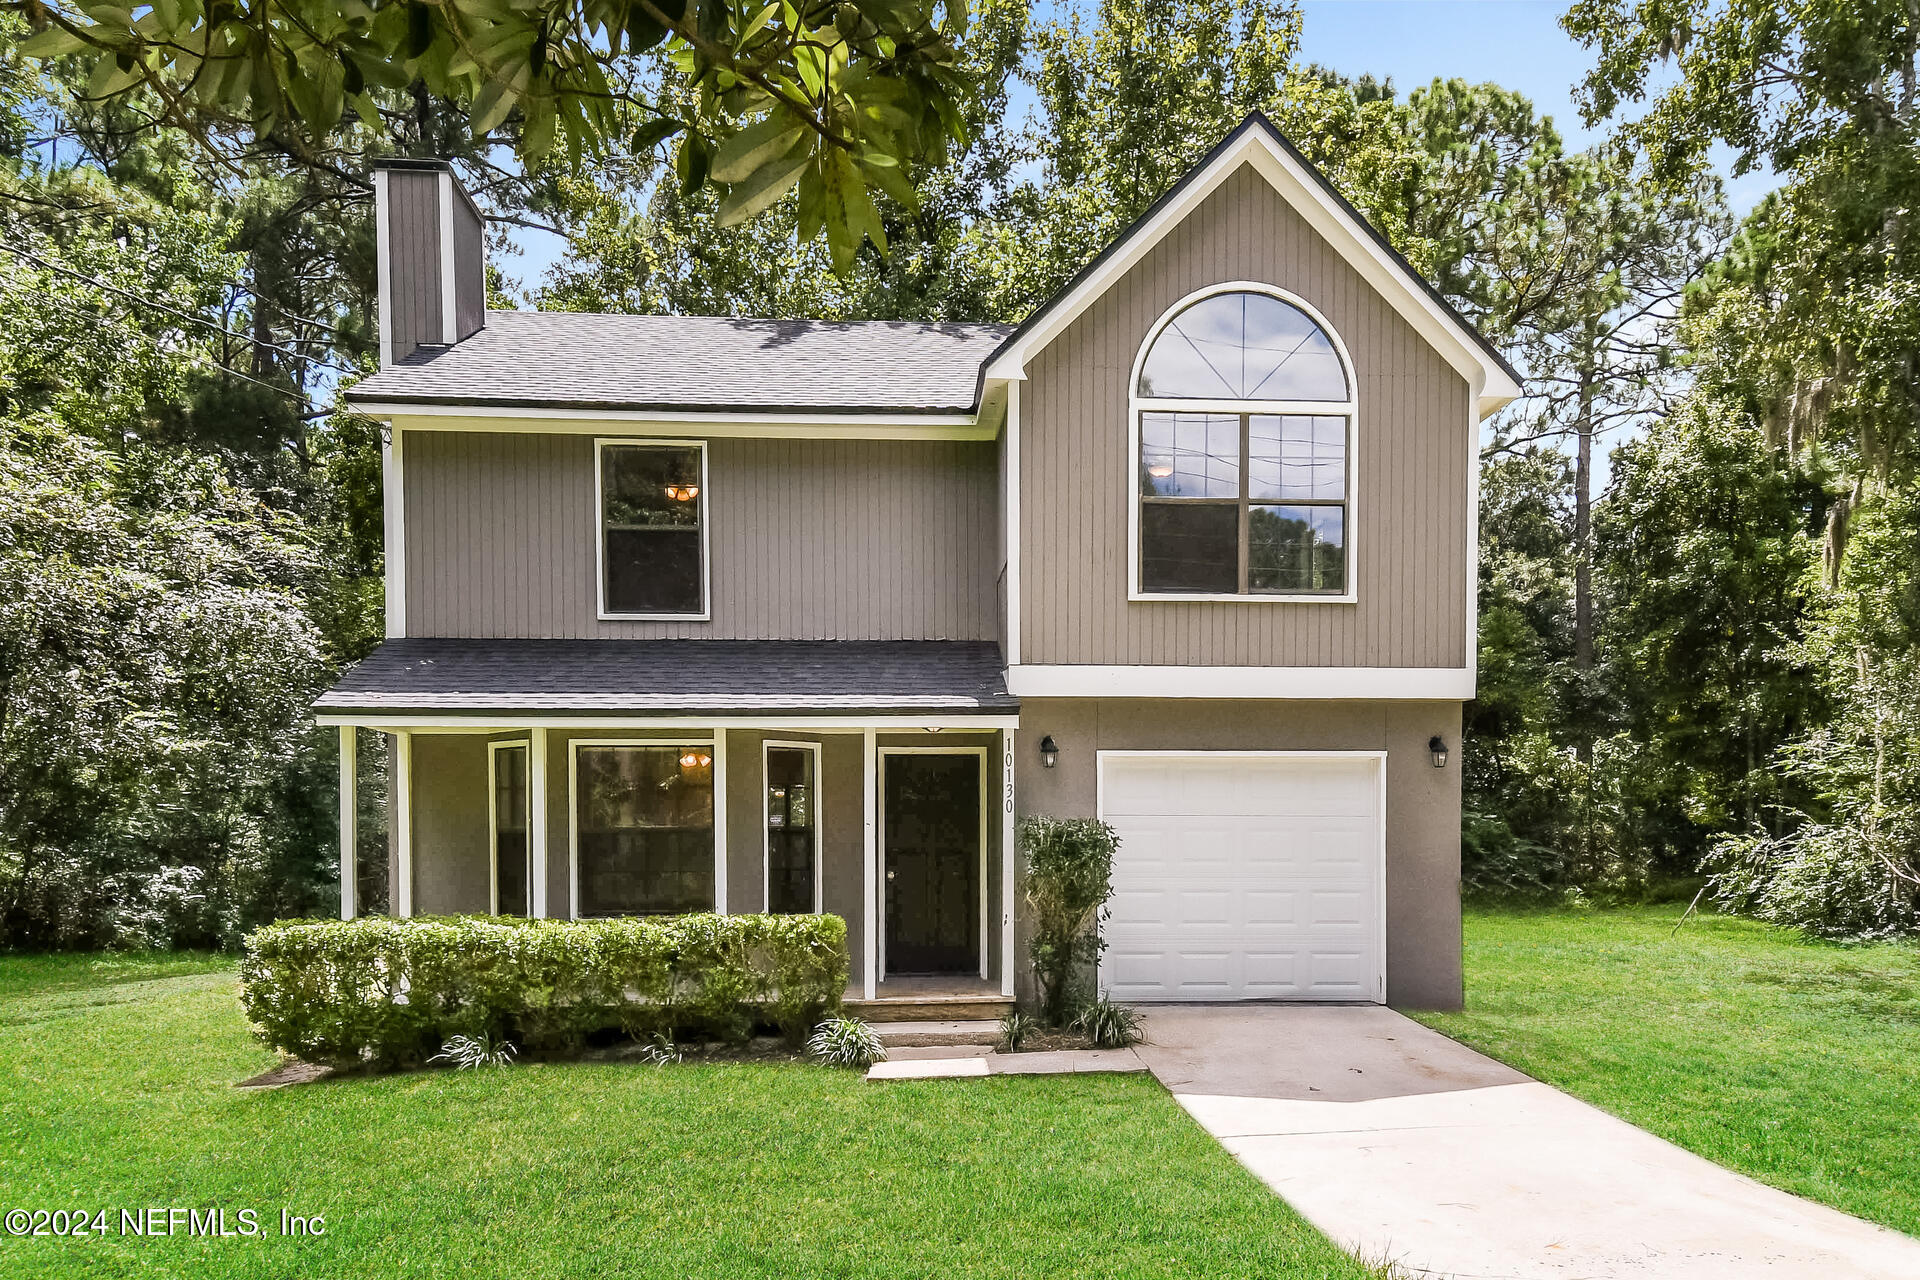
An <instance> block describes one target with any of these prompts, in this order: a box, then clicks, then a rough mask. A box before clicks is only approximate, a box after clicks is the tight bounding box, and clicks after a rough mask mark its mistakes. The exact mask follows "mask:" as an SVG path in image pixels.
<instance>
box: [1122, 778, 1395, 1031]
mask: <svg viewBox="0 0 1920 1280" xmlns="http://www.w3.org/2000/svg"><path fill="white" fill-rule="evenodd" d="M1102 764H1103V770H1104V773H1105V784H1104V786H1103V793H1102V813H1103V816H1104V817H1105V818H1106V820H1107V821H1108V822H1109V823H1111V824H1112V825H1113V826H1114V828H1115V830H1116V831H1117V832H1118V833H1119V835H1120V839H1121V846H1120V851H1119V854H1118V856H1117V857H1116V859H1115V865H1114V896H1113V899H1112V901H1111V904H1110V905H1111V916H1110V918H1109V920H1108V922H1107V924H1106V926H1105V929H1104V936H1105V937H1106V939H1107V941H1108V950H1107V952H1106V954H1105V956H1104V957H1103V959H1102V962H1101V979H1102V982H1103V984H1104V985H1105V986H1106V987H1107V989H1108V991H1109V992H1110V994H1111V995H1112V996H1113V997H1114V998H1115V999H1121V1000H1127V999H1132V1000H1210V999H1261V998H1265V999H1339V1000H1370V999H1377V998H1379V995H1380V990H1379V985H1380V971H1381V965H1380V957H1381V955H1382V943H1381V939H1380V937H1379V929H1380V922H1379V921H1380V907H1379V904H1380V895H1381V892H1382V886H1381V885H1380V884H1379V878H1380V828H1379V823H1380V786H1381V780H1380V769H1381V765H1380V763H1379V762H1378V760H1377V759H1373V758H1365V757H1359V758H1344V759H1342V758H1326V759H1321V758H1311V759H1307V758H1299V757H1230V758H1222V757H1213V758H1205V757H1193V756H1181V757H1157V756H1156V757H1146V758H1130V757H1122V758H1109V759H1104V760H1103V762H1102Z"/></svg>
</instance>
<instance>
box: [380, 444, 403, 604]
mask: <svg viewBox="0 0 1920 1280" xmlns="http://www.w3.org/2000/svg"><path fill="white" fill-rule="evenodd" d="M406 485H407V471H406V447H405V437H404V436H403V435H402V434H401V431H400V428H399V427H393V428H391V429H390V430H389V431H388V432H387V433H386V438H385V439H383V440H382V441H381V442H380V507H381V517H380V519H381V540H382V545H381V556H380V559H381V569H382V571H383V573H384V576H385V578H386V606H387V637H388V639H392V638H394V637H397V636H404V635H406V634H407V492H406Z"/></svg>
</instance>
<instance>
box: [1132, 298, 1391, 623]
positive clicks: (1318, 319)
mask: <svg viewBox="0 0 1920 1280" xmlns="http://www.w3.org/2000/svg"><path fill="white" fill-rule="evenodd" d="M1223 293H1259V294H1265V295H1266V296H1267V297H1270V298H1275V299H1277V300H1279V301H1281V302H1284V303H1286V304H1287V305H1289V306H1292V307H1297V308H1299V310H1300V311H1301V312H1303V313H1304V314H1305V315H1306V317H1307V318H1308V319H1309V320H1311V321H1313V322H1314V323H1315V324H1316V325H1319V326H1320V331H1321V332H1322V333H1324V334H1326V335H1327V340H1328V341H1329V342H1331V343H1332V344H1333V349H1334V351H1335V353H1336V354H1337V355H1338V356H1339V359H1340V368H1341V372H1342V373H1344V374H1345V375H1346V379H1347V398H1346V399H1345V400H1344V401H1337V402H1336V401H1328V400H1180V399H1164V398H1161V397H1159V396H1142V395H1141V394H1140V371H1141V369H1143V368H1145V366H1146V362H1147V353H1148V352H1150V351H1152V350H1153V344H1154V343H1155V342H1158V341H1159V339H1160V334H1161V332H1162V331H1163V330H1165V329H1166V327H1167V326H1168V325H1169V324H1171V323H1172V322H1173V321H1174V319H1175V318H1176V317H1178V316H1179V315H1180V314H1181V313H1182V312H1184V311H1185V310H1186V309H1187V308H1189V307H1191V306H1193V305H1194V304H1196V303H1199V302H1202V301H1204V300H1206V299H1208V298H1211V297H1215V296H1217V295H1219V294H1223ZM1143 413H1232V414H1243V413H1246V414H1276V415H1278V414H1286V415H1294V416H1310V417H1321V418H1333V417H1344V418H1345V419H1346V420H1347V494H1346V547H1345V551H1346V557H1347V571H1346V584H1347V585H1346V589H1345V590H1344V591H1339V592H1331V591H1290V592H1272V591H1261V592H1253V591H1248V592H1239V591H1232V592H1217V591H1147V590H1144V589H1143V586H1142V583H1141V563H1140V415H1141V414H1143ZM1127 459H1128V460H1127V468H1126V480H1125V484H1126V491H1127V554H1128V559H1129V560H1130V561H1131V565H1130V567H1129V568H1128V570H1127V599H1128V600H1129V601H1130V602H1131V601H1140V602H1146V603H1151V602H1154V601H1182V600H1207V601H1218V602H1222V603H1231V604H1354V603H1357V602H1358V600H1359V598H1360V597H1359V566H1360V553H1359V532H1360V514H1359V512H1360V380H1359V379H1358V378H1357V377H1355V376H1354V371H1353V358H1352V357H1351V356H1350V355H1348V354H1347V346H1346V343H1344V342H1343V341H1341V339H1340V334H1339V332H1338V331H1337V330H1335V329H1334V327H1333V326H1332V325H1331V324H1329V323H1328V322H1327V318H1326V317H1325V316H1323V315H1321V314H1320V312H1319V311H1318V310H1317V309H1315V308H1314V306H1313V305H1312V304H1311V303H1309V302H1308V301H1307V300H1306V299H1304V298H1302V297H1300V296H1299V295H1298V294H1295V293H1291V292H1289V291H1287V290H1285V289H1282V288H1280V287H1279V286H1278V285H1271V284H1262V283H1260V282H1259V281H1255V280H1229V281H1226V282H1224V283H1222V284H1212V285H1208V286H1207V287H1206V288H1204V289H1196V290H1194V291H1193V292H1192V293H1189V294H1188V295H1187V296H1186V297H1184V298H1181V299H1180V300H1179V301H1178V302H1176V303H1174V304H1173V305H1172V306H1171V307H1168V308H1167V309H1166V310H1165V311H1164V312H1162V313H1161V315H1160V318H1159V319H1158V320H1156V321H1154V322H1153V326H1152V327H1151V328H1150V329H1148V330H1147V338H1146V341H1144V342H1142V343H1141V344H1140V350H1139V351H1138V352H1137V353H1135V355H1134V357H1133V371H1132V373H1131V374H1130V375H1129V376H1128V378H1127ZM1261 505H1273V504H1268V503H1262V504H1261Z"/></svg>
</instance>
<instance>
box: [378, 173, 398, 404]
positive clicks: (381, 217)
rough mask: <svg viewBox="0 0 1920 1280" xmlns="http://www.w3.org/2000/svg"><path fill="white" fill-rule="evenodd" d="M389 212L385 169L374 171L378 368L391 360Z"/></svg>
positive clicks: (388, 194) (390, 238)
mask: <svg viewBox="0 0 1920 1280" xmlns="http://www.w3.org/2000/svg"><path fill="white" fill-rule="evenodd" d="M391 212H392V196H391V194H390V193H389V191H388V189H387V171H386V170H385V169H375V170H374V171H373V245H374V249H373V261H374V268H373V278H374V290H373V292H374V297H375V298H376V299H377V300H378V301H377V305H376V311H377V313H378V314H377V315H376V316H375V322H376V323H377V324H378V325H379V327H380V367H381V368H382V369H384V368H386V367H387V366H388V365H390V364H392V363H393V239H392V237H391V235H389V234H388V231H387V220H388V215H389V214H390V213H391Z"/></svg>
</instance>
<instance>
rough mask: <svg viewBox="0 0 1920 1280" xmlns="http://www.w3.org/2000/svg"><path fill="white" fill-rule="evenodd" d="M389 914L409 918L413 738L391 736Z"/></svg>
mask: <svg viewBox="0 0 1920 1280" xmlns="http://www.w3.org/2000/svg"><path fill="white" fill-rule="evenodd" d="M393 792H394V795H393V849H394V855H395V857H394V868H393V881H394V883H393V914H394V915H396V916H400V917H402V918H403V919H404V918H405V917H407V916H410V915H412V914H413V735H412V734H411V733H409V732H407V731H406V730H404V729H403V730H401V731H400V732H399V733H396V734H394V735H393Z"/></svg>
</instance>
